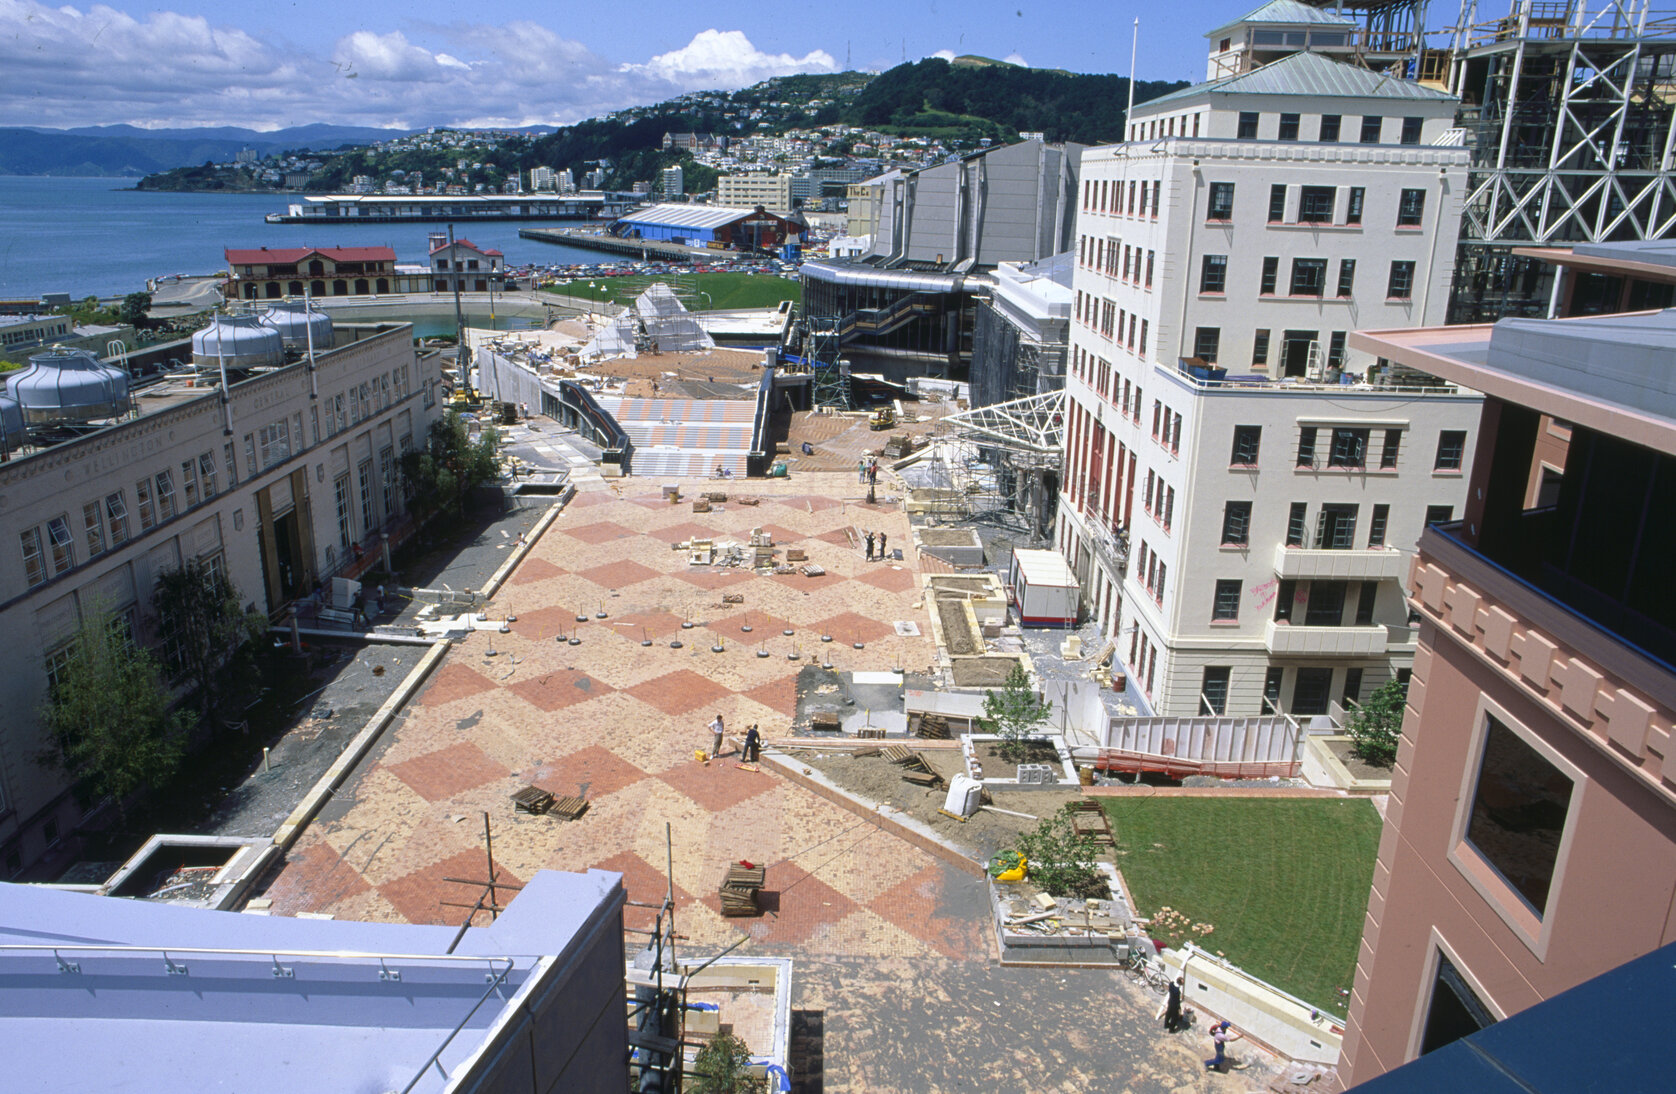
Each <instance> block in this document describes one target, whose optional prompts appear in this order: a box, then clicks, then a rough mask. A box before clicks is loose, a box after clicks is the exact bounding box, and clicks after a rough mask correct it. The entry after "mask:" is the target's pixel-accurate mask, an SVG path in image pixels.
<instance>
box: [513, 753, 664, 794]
mask: <svg viewBox="0 0 1676 1094" xmlns="http://www.w3.org/2000/svg"><path fill="white" fill-rule="evenodd" d="M645 777H646V772H644V771H642V770H640V769H639V768H638V767H635V766H634V765H633V764H631V763H629V762H628V761H627V760H624V759H621V758H619V757H618V756H616V755H615V754H613V753H611V752H608V751H607V750H605V749H604V748H601V747H600V746H599V745H589V746H588V747H587V748H582V749H578V750H576V751H575V752H572V753H570V754H569V755H568V756H560V757H558V758H557V759H554V760H550V761H548V762H546V763H544V764H542V765H541V767H540V768H538V769H537V770H536V771H535V772H532V773H531V776H530V781H531V782H532V783H533V784H534V785H536V786H539V787H541V789H543V790H551V791H552V792H553V793H554V794H557V795H559V796H560V797H566V796H570V795H575V796H576V797H579V798H586V799H588V801H589V802H597V801H599V800H600V799H601V798H604V797H608V796H609V795H612V794H615V793H616V792H617V791H619V790H621V789H623V787H625V786H633V785H634V784H635V783H637V782H639V781H640V780H641V779H644V778H645Z"/></svg>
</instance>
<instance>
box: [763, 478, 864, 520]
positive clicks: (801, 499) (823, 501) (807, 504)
mask: <svg viewBox="0 0 1676 1094" xmlns="http://www.w3.org/2000/svg"><path fill="white" fill-rule="evenodd" d="M858 485H859V484H858ZM774 503H775V504H776V505H789V506H791V507H792V508H795V509H802V510H803V511H804V512H810V511H811V510H812V511H814V512H816V513H823V512H825V511H826V510H828V509H836V508H838V507H839V506H840V505H842V504H844V503H843V501H842V500H841V499H839V498H829V497H827V496H826V495H824V494H794V495H791V496H790V497H784V498H775V499H774Z"/></svg>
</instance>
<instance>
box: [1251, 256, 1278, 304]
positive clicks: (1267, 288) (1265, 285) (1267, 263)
mask: <svg viewBox="0 0 1676 1094" xmlns="http://www.w3.org/2000/svg"><path fill="white" fill-rule="evenodd" d="M1279 275H1280V259H1279V258H1276V257H1274V256H1272V255H1271V256H1269V257H1266V258H1264V259H1263V282H1262V284H1261V285H1259V286H1258V288H1257V292H1258V293H1259V294H1260V295H1262V296H1273V295H1274V284H1275V280H1276V278H1278V277H1279Z"/></svg>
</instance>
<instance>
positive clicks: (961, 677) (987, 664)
mask: <svg viewBox="0 0 1676 1094" xmlns="http://www.w3.org/2000/svg"><path fill="white" fill-rule="evenodd" d="M1017 664H1019V659H1018V658H1016V657H961V658H957V659H956V660H955V661H954V662H953V663H952V664H951V665H950V666H949V667H950V669H951V670H952V671H953V674H954V686H955V687H957V688H998V687H1000V686H1001V685H1003V684H1005V683H1006V682H1007V674H1008V673H1010V672H1012V671H1013V666H1014V665H1017Z"/></svg>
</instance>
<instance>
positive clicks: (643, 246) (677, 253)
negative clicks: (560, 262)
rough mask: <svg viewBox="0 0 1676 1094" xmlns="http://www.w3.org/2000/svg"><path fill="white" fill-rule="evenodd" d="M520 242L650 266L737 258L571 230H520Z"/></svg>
mask: <svg viewBox="0 0 1676 1094" xmlns="http://www.w3.org/2000/svg"><path fill="white" fill-rule="evenodd" d="M518 237H519V238H520V239H533V240H535V241H536V242H538V243H559V244H563V245H564V246H566V247H585V248H587V249H588V250H593V251H608V252H610V253H611V254H619V255H632V256H633V257H635V258H639V259H642V260H644V261H647V262H650V261H651V260H653V259H657V260H658V261H660V262H692V261H693V260H694V259H695V258H702V259H705V260H714V261H719V262H728V261H731V260H732V259H734V258H737V257H739V252H737V251H713V250H710V249H709V248H707V247H683V246H681V245H680V244H677V243H661V242H658V241H656V240H650V239H619V238H618V237H616V236H608V235H601V234H599V233H598V232H581V231H576V230H575V229H571V228H519V229H518Z"/></svg>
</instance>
